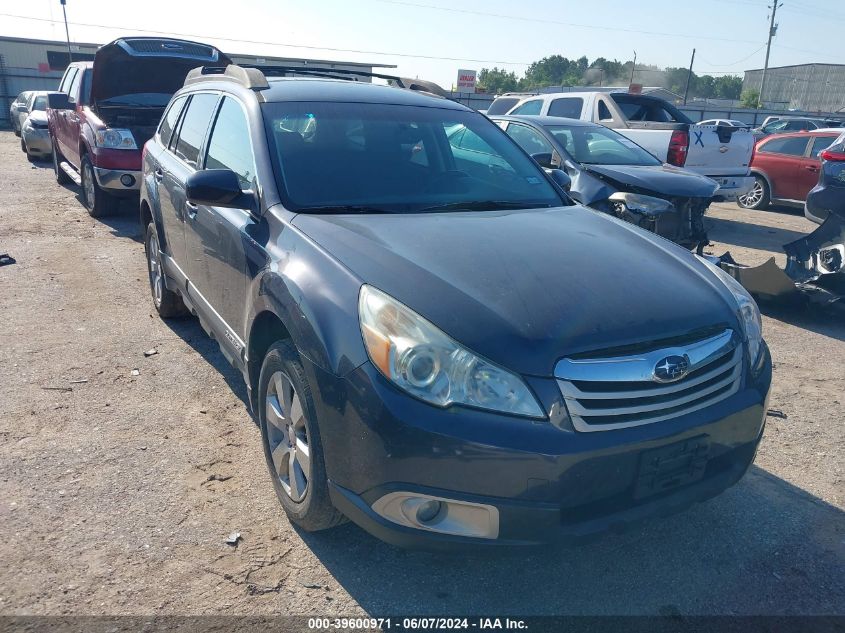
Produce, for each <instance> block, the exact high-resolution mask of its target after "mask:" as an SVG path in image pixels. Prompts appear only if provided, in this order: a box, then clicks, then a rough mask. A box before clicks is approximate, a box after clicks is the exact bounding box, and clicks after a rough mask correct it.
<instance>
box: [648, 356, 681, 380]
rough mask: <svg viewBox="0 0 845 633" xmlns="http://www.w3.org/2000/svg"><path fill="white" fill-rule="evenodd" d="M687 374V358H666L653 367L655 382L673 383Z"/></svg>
mask: <svg viewBox="0 0 845 633" xmlns="http://www.w3.org/2000/svg"><path fill="white" fill-rule="evenodd" d="M688 373H689V358H687V357H686V356H667V357H666V358H663V359H661V360H660V361H658V363H657V364H656V365H655V366H654V380H656V381H657V382H675V381H676V380H680V379H681V378H683V377H684V376H686V375H687V374H688Z"/></svg>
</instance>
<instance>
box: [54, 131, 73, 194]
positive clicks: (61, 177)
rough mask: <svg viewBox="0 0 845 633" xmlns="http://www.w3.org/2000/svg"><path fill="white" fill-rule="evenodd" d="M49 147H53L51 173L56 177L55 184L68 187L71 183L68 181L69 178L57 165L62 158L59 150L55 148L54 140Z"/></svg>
mask: <svg viewBox="0 0 845 633" xmlns="http://www.w3.org/2000/svg"><path fill="white" fill-rule="evenodd" d="M51 145H52V146H53V173H54V174H55V175H56V182H57V183H59V184H60V185H69V184H70V183H72V182H73V181H72V180H71V179H70V176H68V175H67V174H66V173H65V172H64V171H62V168H61V167H59V163H61V162H62V161H63V160H64V156H62V153H61V152H60V151H59V148H58V147H56V141H55V140H54V141H53V142H52V143H51Z"/></svg>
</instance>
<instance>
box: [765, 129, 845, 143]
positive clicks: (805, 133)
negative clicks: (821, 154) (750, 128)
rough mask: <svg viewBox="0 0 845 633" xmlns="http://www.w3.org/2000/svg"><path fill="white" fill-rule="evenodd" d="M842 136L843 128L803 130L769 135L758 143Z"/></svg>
mask: <svg viewBox="0 0 845 633" xmlns="http://www.w3.org/2000/svg"><path fill="white" fill-rule="evenodd" d="M838 134H842V128H830V129H824V130H801V131H800V132H782V133H779V134H769V135H768V136H764V137H763V138H761V139H760V140H759V141H757V142H758V143H763V142H766V141H770V140H772V139H773V138H791V137H793V136H798V137H804V138H810V137H813V136H836V135H838Z"/></svg>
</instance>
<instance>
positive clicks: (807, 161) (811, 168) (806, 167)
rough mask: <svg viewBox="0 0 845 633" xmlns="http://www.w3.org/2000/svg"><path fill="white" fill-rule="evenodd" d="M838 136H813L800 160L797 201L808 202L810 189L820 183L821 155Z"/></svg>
mask: <svg viewBox="0 0 845 633" xmlns="http://www.w3.org/2000/svg"><path fill="white" fill-rule="evenodd" d="M836 136H837V135H836V134H813V135H811V139H812V140H811V142H810V144H809V147H808V148H807V152H806V154H805V155H804V156H803V157H802V158H800V159H799V165H798V176H797V178H796V184H795V200H806V199H807V194H808V193H810V189H812V188H813V187H815V186H816V184H817V183H818V182H819V171H820V170H821V159H820V158H819V154H820V153H821V152H822V151H823V150H826V149H827V148H828V147H829V146H830V145H832V144H833V141H835V140H836Z"/></svg>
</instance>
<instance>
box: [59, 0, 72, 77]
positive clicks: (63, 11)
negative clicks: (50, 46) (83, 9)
mask: <svg viewBox="0 0 845 633" xmlns="http://www.w3.org/2000/svg"><path fill="white" fill-rule="evenodd" d="M59 2H60V3H61V5H62V15H63V16H65V37H66V38H67V63H68V65H70V63H71V62H72V61H73V53H72V52H71V51H70V31H69V30H68V28H67V11H65V2H66V0H59Z"/></svg>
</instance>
